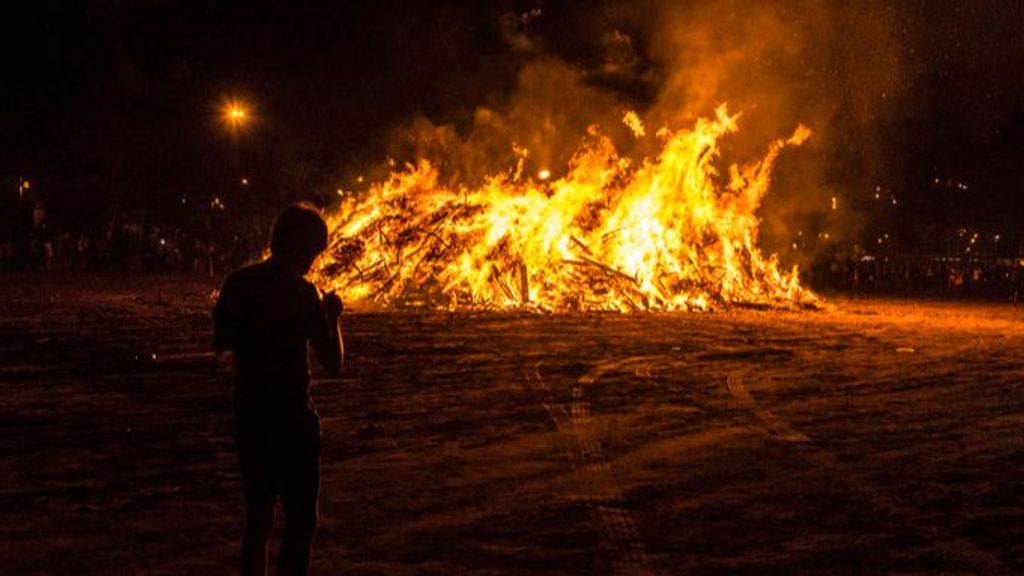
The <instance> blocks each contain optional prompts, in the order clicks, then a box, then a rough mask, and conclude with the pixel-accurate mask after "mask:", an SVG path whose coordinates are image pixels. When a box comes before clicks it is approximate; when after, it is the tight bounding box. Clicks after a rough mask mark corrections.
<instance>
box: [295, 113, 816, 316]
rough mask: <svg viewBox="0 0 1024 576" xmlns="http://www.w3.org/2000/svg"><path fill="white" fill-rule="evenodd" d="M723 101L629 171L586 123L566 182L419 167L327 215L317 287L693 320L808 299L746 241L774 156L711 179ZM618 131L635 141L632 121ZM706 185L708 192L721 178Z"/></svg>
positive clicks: (418, 303)
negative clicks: (473, 183)
mask: <svg viewBox="0 0 1024 576" xmlns="http://www.w3.org/2000/svg"><path fill="white" fill-rule="evenodd" d="M736 119H737V117H736V116H731V115H730V114H729V113H728V111H727V110H726V109H725V107H724V106H723V107H721V108H719V109H718V110H717V112H716V115H715V117H714V118H713V119H701V120H699V121H698V122H697V123H696V124H695V125H694V127H693V129H691V130H682V131H678V132H673V131H669V130H668V129H662V130H660V131H659V132H658V135H657V137H658V138H659V139H660V142H661V143H662V145H661V149H660V152H659V154H658V155H657V156H656V157H655V158H654V159H644V160H643V161H642V162H639V163H634V162H632V161H630V160H629V159H627V158H623V157H621V156H620V155H619V154H618V152H617V151H616V149H615V147H614V146H613V145H612V143H611V141H610V140H609V139H608V138H607V137H605V136H603V135H602V134H601V133H600V132H599V131H598V130H597V129H596V128H592V129H591V130H590V132H589V134H588V135H587V136H586V137H585V138H584V139H583V142H582V144H581V145H580V147H579V149H578V150H577V151H576V153H575V155H574V157H573V158H572V160H571V162H570V164H569V167H568V171H567V173H566V174H565V176H563V177H561V178H558V179H548V178H547V175H546V174H541V175H540V176H539V177H538V178H533V177H529V176H525V175H524V174H523V158H522V157H520V162H519V165H518V166H517V167H516V168H515V169H513V170H510V171H508V172H507V173H501V174H497V175H495V176H492V177H490V178H489V179H487V180H486V181H485V182H484V184H483V185H481V186H479V187H476V188H469V187H465V186H457V185H456V186H447V185H443V184H441V183H440V178H439V172H438V169H437V167H436V166H435V165H434V164H432V163H430V162H429V161H427V160H421V161H419V163H417V164H416V165H409V166H407V167H406V168H405V169H404V170H402V171H397V172H394V173H392V174H391V176H390V177H389V178H388V179H387V180H386V181H384V182H381V183H377V184H375V185H373V186H372V187H371V188H370V190H369V191H368V193H367V194H365V195H362V196H360V197H359V198H349V199H346V200H345V201H344V202H343V203H342V205H341V207H340V208H339V209H338V210H337V212H335V213H334V214H332V215H329V216H328V224H329V226H330V229H331V237H330V244H329V248H328V252H327V254H325V256H324V257H322V258H321V259H320V261H319V262H318V264H317V268H316V270H315V275H316V276H317V278H318V282H319V283H320V284H321V285H323V286H325V287H327V288H329V289H334V290H339V291H340V293H342V294H343V295H345V297H346V298H347V299H349V300H353V301H370V302H373V303H376V304H378V305H381V306H385V307H407V306H410V307H425V308H435V309H532V310H538V311H568V310H583V311H590V310H606V311H621V312H629V311H645V310H708V309H712V308H716V307H722V306H728V305H752V306H771V307H795V306H808V305H813V304H814V302H815V296H814V295H813V294H812V293H811V292H810V291H808V290H807V289H805V288H803V287H802V286H801V285H800V281H799V278H798V275H797V271H796V269H795V268H794V269H793V270H790V271H784V270H780V269H779V263H778V261H777V259H776V258H775V256H771V257H765V256H763V255H762V254H761V252H760V250H759V249H758V247H757V233H758V224H759V221H758V218H757V216H756V212H757V210H758V208H759V207H760V205H761V200H762V198H763V197H764V195H765V193H766V192H767V191H768V188H769V184H770V180H771V169H772V165H773V163H774V161H775V159H776V158H777V156H778V155H779V153H780V152H781V150H782V149H783V148H785V147H786V146H790V145H799V144H800V143H801V142H803V141H804V140H805V139H806V138H807V137H808V136H809V135H810V131H809V130H808V129H807V128H805V127H803V126H799V127H798V128H797V129H796V131H795V132H794V133H793V135H792V136H791V137H789V138H788V139H784V140H783V139H780V140H777V141H775V142H774V143H772V144H771V146H770V147H769V149H768V151H767V153H766V154H765V156H764V158H762V159H761V160H760V161H757V162H754V163H751V164H748V165H744V166H738V165H733V166H731V167H730V168H729V171H728V176H727V177H726V178H720V177H719V175H718V172H717V171H716V167H715V162H716V160H717V159H718V155H719V154H718V142H719V140H720V139H721V138H722V137H723V136H724V135H726V134H728V133H731V132H734V131H736V130H737V126H736ZM624 120H625V121H626V123H627V125H629V126H630V128H631V129H632V130H633V131H634V132H635V133H636V134H637V135H638V136H639V135H641V134H642V133H643V126H642V124H640V122H639V119H638V118H637V117H636V115H635V114H632V113H630V114H627V116H626V118H625V119H624ZM720 182H721V183H720Z"/></svg>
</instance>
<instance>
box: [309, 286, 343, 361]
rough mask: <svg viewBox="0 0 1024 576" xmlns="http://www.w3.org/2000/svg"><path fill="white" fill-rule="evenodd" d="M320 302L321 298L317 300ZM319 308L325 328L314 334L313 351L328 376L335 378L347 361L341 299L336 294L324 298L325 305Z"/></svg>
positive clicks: (331, 293) (332, 293)
mask: <svg viewBox="0 0 1024 576" xmlns="http://www.w3.org/2000/svg"><path fill="white" fill-rule="evenodd" d="M317 300H319V298H318V299H317ZM317 308H319V310H320V314H322V318H323V320H322V321H321V322H322V323H323V324H325V325H324V326H323V328H322V329H321V330H317V331H315V332H314V334H313V338H312V341H313V349H314V350H315V351H316V355H317V358H319V359H320V363H321V364H322V365H323V367H324V371H325V372H327V375H328V376H331V377H334V376H337V375H338V374H340V373H341V365H342V363H344V361H345V343H344V340H343V339H342V336H341V326H340V324H341V311H342V304H341V298H339V297H338V295H337V294H335V293H334V292H330V293H328V294H326V295H325V296H324V299H323V304H321V305H319V306H318V307H317Z"/></svg>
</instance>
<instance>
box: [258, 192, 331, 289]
mask: <svg viewBox="0 0 1024 576" xmlns="http://www.w3.org/2000/svg"><path fill="white" fill-rule="evenodd" d="M325 248H327V224H326V223H325V222H324V219H323V218H322V217H321V216H320V212H319V211H317V209H316V208H315V207H314V206H313V205H311V204H307V203H305V202H303V203H299V204H293V205H291V206H289V207H287V208H285V209H284V212H281V215H280V216H278V217H277V221H276V222H274V232H273V234H271V237H270V253H271V255H272V256H273V258H274V259H275V260H278V261H280V262H282V263H284V264H285V265H287V266H288V267H289V268H292V269H294V270H296V271H298V272H299V273H300V274H305V273H306V272H308V271H309V267H310V266H311V265H312V264H313V260H315V259H316V257H317V256H318V255H320V253H321V252H323V251H324V249H325Z"/></svg>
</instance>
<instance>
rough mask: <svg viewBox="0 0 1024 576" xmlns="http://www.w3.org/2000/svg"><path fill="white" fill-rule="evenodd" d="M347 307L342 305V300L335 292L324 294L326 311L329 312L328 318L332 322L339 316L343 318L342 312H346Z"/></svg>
mask: <svg viewBox="0 0 1024 576" xmlns="http://www.w3.org/2000/svg"><path fill="white" fill-rule="evenodd" d="M344 308H345V306H344V305H343V304H342V303H341V298H340V297H338V295H337V294H335V293H334V292H328V293H327V294H324V311H326V312H327V318H328V319H329V320H331V321H334V320H337V319H338V316H341V311H342V310H344Z"/></svg>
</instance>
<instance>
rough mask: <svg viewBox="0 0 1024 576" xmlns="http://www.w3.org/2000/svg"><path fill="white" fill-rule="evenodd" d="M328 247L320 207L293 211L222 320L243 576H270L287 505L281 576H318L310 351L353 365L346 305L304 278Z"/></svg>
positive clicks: (326, 361)
mask: <svg viewBox="0 0 1024 576" xmlns="http://www.w3.org/2000/svg"><path fill="white" fill-rule="evenodd" d="M326 246H327V227H326V225H325V224H324V221H323V219H322V218H321V217H320V215H319V214H318V213H317V212H316V210H315V209H314V208H312V207H309V206H305V205H296V206H291V207H289V208H287V209H286V210H285V211H284V212H283V213H282V214H281V215H280V216H279V217H278V219H277V222H275V224H274V231H273V235H272V239H271V246H270V249H271V256H270V258H268V259H266V260H264V261H263V262H260V263H259V264H255V265H252V266H247V267H245V268H242V269H241V270H238V271H236V272H234V273H232V274H231V275H230V276H228V278H227V280H226V281H225V282H224V287H223V289H222V290H221V293H220V298H219V299H218V300H217V305H216V307H215V308H214V311H213V317H214V320H215V322H216V329H215V332H214V348H215V349H216V350H217V351H218V352H224V351H227V350H230V351H232V352H233V356H234V365H235V378H236V384H237V391H236V394H237V397H236V402H237V408H236V428H237V430H236V432H237V441H238V457H239V464H240V466H241V470H242V482H243V486H244V490H245V505H246V519H245V534H244V535H243V537H242V574H244V575H248V574H259V575H262V574H264V573H265V572H266V564H267V540H268V538H269V535H270V527H271V523H272V520H273V515H274V506H275V504H276V501H277V499H278V498H280V499H281V506H282V508H283V509H284V515H285V522H286V524H287V526H286V529H285V534H284V539H283V541H282V543H281V552H280V557H279V558H278V573H279V574H281V575H289V576H292V575H301V574H306V573H307V572H308V570H309V557H310V549H311V547H312V544H313V534H314V532H315V530H316V524H317V498H318V493H319V488H320V421H319V418H318V417H317V413H316V409H315V408H314V406H313V402H312V400H311V399H310V397H309V366H308V364H307V353H308V352H307V346H308V344H309V343H312V344H313V348H314V350H315V351H316V355H317V356H318V357H319V359H320V361H321V362H322V363H323V366H324V369H325V370H326V372H327V373H328V374H330V375H332V376H333V375H337V374H338V372H339V371H340V369H341V364H342V360H343V356H344V347H343V344H342V338H341V332H340V331H339V328H338V317H339V315H340V314H341V309H342V306H341V300H340V299H339V298H338V297H337V296H336V295H334V294H333V293H331V294H327V295H326V296H325V297H324V299H323V300H321V298H320V294H319V292H318V291H317V289H316V287H314V286H313V284H311V283H310V282H308V281H307V280H305V279H304V275H305V274H306V273H307V272H308V271H309V267H310V265H312V263H313V260H314V259H315V258H316V257H317V255H319V254H320V252H322V251H323V250H324V248H326Z"/></svg>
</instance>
